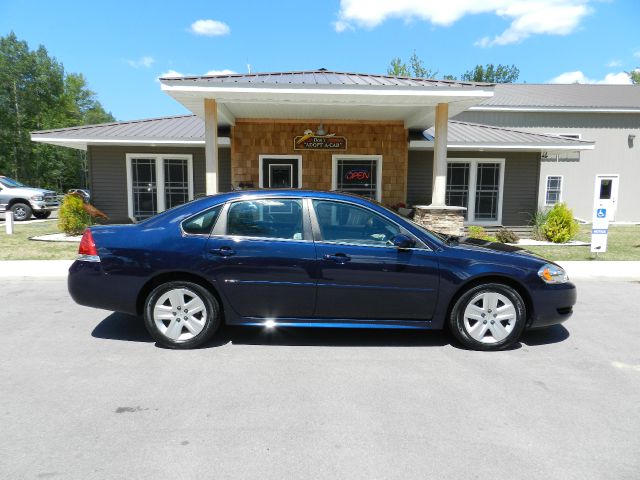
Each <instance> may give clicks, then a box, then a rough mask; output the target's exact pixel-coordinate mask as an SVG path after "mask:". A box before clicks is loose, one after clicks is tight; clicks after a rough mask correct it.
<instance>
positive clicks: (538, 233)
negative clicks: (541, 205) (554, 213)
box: [529, 210, 549, 240]
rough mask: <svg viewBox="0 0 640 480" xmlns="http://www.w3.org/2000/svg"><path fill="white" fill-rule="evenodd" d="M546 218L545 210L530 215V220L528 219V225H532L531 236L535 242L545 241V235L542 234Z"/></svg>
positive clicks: (546, 212) (547, 214) (547, 213)
mask: <svg viewBox="0 0 640 480" xmlns="http://www.w3.org/2000/svg"><path fill="white" fill-rule="evenodd" d="M548 218H549V212H548V211H547V210H538V211H537V212H536V213H534V214H533V215H531V218H530V219H529V223H530V224H531V225H533V231H532V232H531V236H532V237H533V238H534V239H535V240H546V239H547V237H546V235H545V234H544V226H545V225H546V223H547V219H548Z"/></svg>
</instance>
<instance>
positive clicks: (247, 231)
mask: <svg viewBox="0 0 640 480" xmlns="http://www.w3.org/2000/svg"><path fill="white" fill-rule="evenodd" d="M302 211H303V209H302V200H300V199H289V198H283V199H281V198H265V199H256V200H243V201H239V202H234V203H232V204H231V205H230V206H229V212H228V214H227V232H226V234H227V235H232V236H240V237H255V238H279V239H288V240H304V227H303V221H302V218H303V216H302Z"/></svg>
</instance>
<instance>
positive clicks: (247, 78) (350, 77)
mask: <svg viewBox="0 0 640 480" xmlns="http://www.w3.org/2000/svg"><path fill="white" fill-rule="evenodd" d="M160 81H162V82H165V83H167V82H168V83H180V84H198V85H212V84H227V85H238V84H250V85H260V86H268V85H272V86H273V85H279V86H295V85H301V86H307V87H313V86H317V87H331V86H340V87H429V88H433V87H490V86H493V84H492V83H482V82H462V81H457V80H436V79H430V78H411V77H394V76H391V75H376V74H364V73H349V72H334V71H330V70H325V69H319V70H305V71H297V72H269V73H234V74H228V75H202V76H188V77H163V78H160Z"/></svg>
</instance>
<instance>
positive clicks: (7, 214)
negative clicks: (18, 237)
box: [4, 210, 13, 235]
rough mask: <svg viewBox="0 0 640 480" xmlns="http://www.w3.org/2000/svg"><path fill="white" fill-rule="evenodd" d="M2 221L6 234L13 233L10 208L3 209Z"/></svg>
mask: <svg viewBox="0 0 640 480" xmlns="http://www.w3.org/2000/svg"><path fill="white" fill-rule="evenodd" d="M4 221H5V227H4V228H5V229H6V231H7V235H13V212H12V211H11V210H5V213H4Z"/></svg>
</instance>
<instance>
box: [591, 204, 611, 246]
mask: <svg viewBox="0 0 640 480" xmlns="http://www.w3.org/2000/svg"><path fill="white" fill-rule="evenodd" d="M608 234H609V220H608V219H607V209H606V208H598V207H596V208H595V210H594V211H593V223H592V226H591V252H592V253H603V252H606V251H607V236H608Z"/></svg>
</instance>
